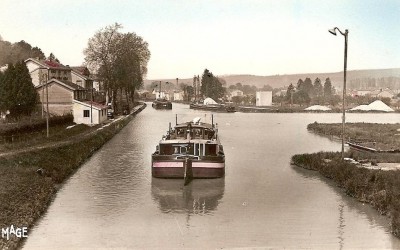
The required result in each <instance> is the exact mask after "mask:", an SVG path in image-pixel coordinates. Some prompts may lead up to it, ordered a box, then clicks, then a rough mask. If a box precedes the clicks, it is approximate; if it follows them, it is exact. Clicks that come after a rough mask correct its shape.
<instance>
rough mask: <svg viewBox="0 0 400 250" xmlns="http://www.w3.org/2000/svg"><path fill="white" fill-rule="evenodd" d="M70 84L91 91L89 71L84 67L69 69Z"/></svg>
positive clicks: (91, 81) (91, 83)
mask: <svg viewBox="0 0 400 250" xmlns="http://www.w3.org/2000/svg"><path fill="white" fill-rule="evenodd" d="M71 82H73V83H75V84H76V85H79V86H81V87H83V88H85V89H92V88H93V87H94V86H93V79H92V78H90V72H89V69H88V68H87V67H84V66H79V67H71Z"/></svg>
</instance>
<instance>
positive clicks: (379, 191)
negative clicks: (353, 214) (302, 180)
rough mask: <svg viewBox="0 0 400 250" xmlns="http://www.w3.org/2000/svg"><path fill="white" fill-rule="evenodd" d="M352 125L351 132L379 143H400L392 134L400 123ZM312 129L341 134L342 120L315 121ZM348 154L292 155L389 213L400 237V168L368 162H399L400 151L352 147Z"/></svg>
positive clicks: (296, 162) (298, 162) (302, 164)
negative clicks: (395, 168) (385, 166)
mask: <svg viewBox="0 0 400 250" xmlns="http://www.w3.org/2000/svg"><path fill="white" fill-rule="evenodd" d="M348 125H349V129H348V130H347V132H346V134H347V136H355V137H357V136H358V137H366V136H369V137H368V138H371V139H374V140H375V141H376V142H377V145H378V143H380V145H383V146H395V147H396V146H398V144H397V143H396V141H393V135H391V134H393V133H397V128H398V127H400V124H394V125H390V124H389V125H388V124H374V125H370V126H369V125H368V124H365V123H359V124H348ZM308 130H310V131H312V132H314V133H316V134H318V135H320V136H323V137H327V138H332V137H336V136H338V135H339V134H340V124H318V123H312V124H309V126H308ZM345 158H349V159H348V160H345V161H343V160H342V158H341V152H318V153H311V154H296V155H293V156H292V159H291V164H292V165H294V166H296V167H300V168H304V169H307V170H312V171H318V172H319V174H321V175H322V176H323V177H325V178H328V179H331V180H333V181H334V182H335V183H336V185H337V186H338V187H340V188H342V189H343V191H344V192H345V194H346V195H348V196H351V197H353V198H355V199H357V200H358V201H359V202H363V203H368V204H369V205H371V206H372V207H373V208H375V209H376V210H377V211H378V212H379V213H380V214H382V215H386V216H387V217H388V218H389V219H390V221H391V233H392V234H393V235H395V236H396V237H398V238H400V171H397V170H393V168H386V169H385V168H379V167H375V168H372V167H369V168H368V167H366V165H364V163H365V162H370V163H371V166H375V165H379V164H385V163H389V162H393V163H396V164H397V163H400V154H398V153H397V154H396V153H380V152H376V153H375V152H363V151H354V150H349V151H347V152H345ZM360 162H364V163H363V164H361V163H360Z"/></svg>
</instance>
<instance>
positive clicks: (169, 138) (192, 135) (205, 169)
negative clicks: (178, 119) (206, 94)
mask: <svg viewBox="0 0 400 250" xmlns="http://www.w3.org/2000/svg"><path fill="white" fill-rule="evenodd" d="M212 120H213V119H212ZM151 159H152V176H153V177H157V178H184V179H185V183H186V181H187V180H188V179H192V178H220V177H223V176H224V175H225V154H224V149H223V146H222V145H221V143H220V141H219V138H218V128H217V126H216V125H214V122H213V121H212V123H211V124H210V123H203V122H200V118H195V119H193V121H190V122H185V123H181V124H176V126H175V128H173V129H172V128H171V124H170V126H169V130H168V132H167V134H166V135H164V136H163V137H162V139H161V140H160V142H159V144H158V145H157V147H156V151H155V152H154V153H153V154H152V156H151Z"/></svg>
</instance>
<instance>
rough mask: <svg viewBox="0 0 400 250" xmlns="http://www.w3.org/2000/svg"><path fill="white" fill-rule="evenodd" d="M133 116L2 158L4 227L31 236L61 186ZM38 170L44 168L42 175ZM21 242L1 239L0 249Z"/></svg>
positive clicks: (0, 221) (0, 224) (0, 222)
mask: <svg viewBox="0 0 400 250" xmlns="http://www.w3.org/2000/svg"><path fill="white" fill-rule="evenodd" d="M144 107H145V106H143V108H144ZM139 111H140V110H139ZM132 117H133V116H132V115H131V116H128V117H127V118H126V119H121V120H119V121H117V122H114V123H113V124H112V125H110V126H107V127H104V128H103V129H101V130H98V131H96V132H95V133H92V134H87V135H86V136H77V138H76V139H75V140H72V141H71V142H70V143H68V144H60V145H58V146H54V147H49V148H39V149H36V150H31V151H28V152H22V153H18V154H11V155H6V156H2V157H0V228H6V227H10V226H11V225H14V226H15V227H28V235H29V229H31V228H32V225H33V223H34V222H35V221H36V220H37V219H38V218H39V217H40V215H41V214H42V213H43V212H45V210H46V209H47V207H48V205H49V204H50V202H51V200H52V197H53V195H54V194H55V192H56V191H57V188H58V187H59V186H60V184H62V183H63V182H64V181H65V179H67V178H68V177H69V176H70V175H71V174H72V173H74V172H75V171H76V170H77V169H78V168H79V166H80V165H81V164H82V163H83V162H84V161H85V160H86V159H87V158H89V157H90V156H91V155H92V154H93V153H94V152H95V151H96V150H97V149H99V148H100V147H101V146H102V145H103V144H104V143H106V142H107V141H108V140H109V139H111V138H112V137H113V136H114V135H115V134H116V133H118V131H119V130H121V129H122V128H123V127H124V126H125V125H126V124H128V122H129V121H130V120H131V119H132ZM64 139H65V138H63V139H61V141H62V140H64ZM38 169H42V171H41V174H40V173H37V170H38ZM20 243H21V241H20V239H19V238H16V237H15V236H11V238H10V240H6V239H4V238H2V237H0V249H15V248H17V247H18V245H19V244H20Z"/></svg>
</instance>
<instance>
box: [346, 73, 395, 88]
mask: <svg viewBox="0 0 400 250" xmlns="http://www.w3.org/2000/svg"><path fill="white" fill-rule="evenodd" d="M348 86H349V88H350V89H358V90H363V89H365V90H366V89H378V88H389V89H392V90H395V89H400V77H395V76H390V77H380V78H374V77H366V78H356V79H352V80H350V82H349V85H348Z"/></svg>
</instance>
